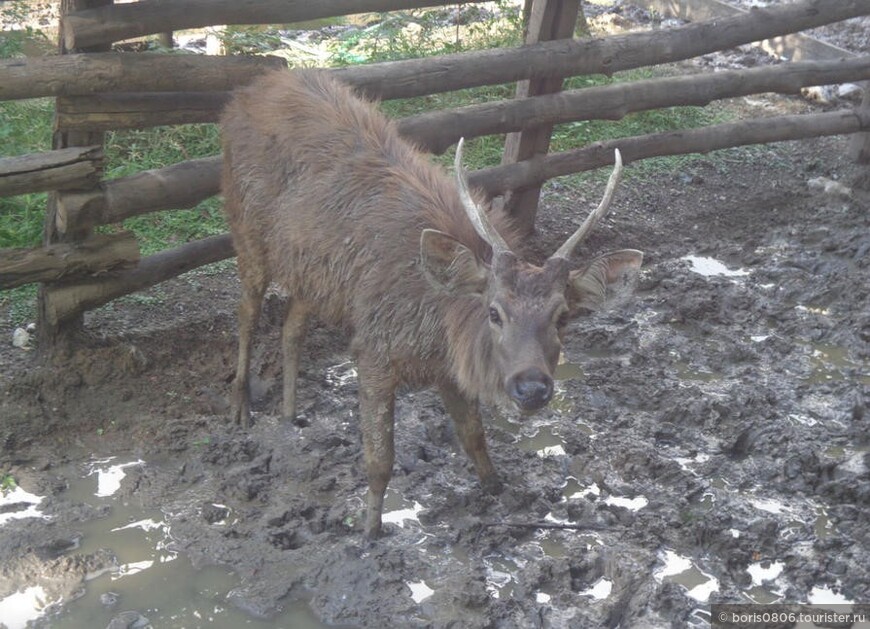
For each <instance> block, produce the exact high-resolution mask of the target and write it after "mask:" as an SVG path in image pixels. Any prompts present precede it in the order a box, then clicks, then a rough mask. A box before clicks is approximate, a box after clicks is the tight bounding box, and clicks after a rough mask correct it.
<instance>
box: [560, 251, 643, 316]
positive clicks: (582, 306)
mask: <svg viewBox="0 0 870 629" xmlns="http://www.w3.org/2000/svg"><path fill="white" fill-rule="evenodd" d="M641 262H643V253H642V252H640V251H636V250H634V249H622V250H620V251H611V252H609V253H605V254H604V255H603V256H600V257H598V258H595V259H594V260H593V261H592V262H591V263H590V264H589V266H587V267H586V268H584V269H579V270H577V271H571V273H570V274H569V279H568V290H567V291H566V295H565V296H566V298H567V300H568V307H569V308H570V310H571V312H572V313H574V314H576V313H577V311H579V310H597V309H599V308H601V307H602V306H604V305H606V304H608V303H610V302H613V301H618V300H619V299H621V298H624V297H627V296H628V295H630V294H631V292H632V291H633V290H634V285H635V283H636V281H637V275H638V272H639V271H640V264H641Z"/></svg>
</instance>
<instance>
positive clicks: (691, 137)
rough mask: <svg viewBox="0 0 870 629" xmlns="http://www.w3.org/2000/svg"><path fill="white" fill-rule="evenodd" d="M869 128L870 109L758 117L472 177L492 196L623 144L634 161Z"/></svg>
mask: <svg viewBox="0 0 870 629" xmlns="http://www.w3.org/2000/svg"><path fill="white" fill-rule="evenodd" d="M868 130H870V115H868V114H864V113H861V112H857V111H832V112H827V113H822V114H800V115H791V116H772V117H769V118H756V119H753V120H745V121H741V122H729V123H723V124H718V125H711V126H708V127H701V128H699V129H684V130H680V131H668V132H665V133H653V134H650V135H642V136H633V137H627V138H618V139H615V140H607V141H605V142H595V143H594V144H590V145H589V146H585V147H583V148H580V149H575V150H572V151H564V152H561V153H551V154H549V155H546V156H536V157H534V158H532V159H531V160H527V161H524V162H519V163H517V164H510V165H507V166H494V167H491V168H484V169H482V170H478V171H475V172H474V173H471V174H470V175H469V182H470V183H471V184H472V185H475V186H477V187H479V188H480V189H482V190H485V191H486V193H487V194H488V195H489V196H491V197H492V196H497V195H500V194H503V193H504V192H506V191H507V190H516V189H522V188H524V187H526V186H534V185H540V184H541V183H543V182H545V181H547V180H549V179H552V178H554V177H561V176H564V175H570V174H573V173H578V172H583V171H587V170H594V169H595V168H602V167H604V166H608V165H611V164H613V150H614V149H617V148H618V149H619V151H620V153H622V159H623V161H624V162H625V163H629V162H633V161H637V160H640V159H648V158H650V157H662V156H666V155H684V154H688V153H709V152H710V151H716V150H720V149H726V148H733V147H735V146H746V145H749V144H766V143H770V142H785V141H789V140H803V139H806V138H814V137H820V136H828V135H845V134H852V133H858V132H860V131H868Z"/></svg>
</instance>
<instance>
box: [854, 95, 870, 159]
mask: <svg viewBox="0 0 870 629" xmlns="http://www.w3.org/2000/svg"><path fill="white" fill-rule="evenodd" d="M862 87H863V88H864V96H863V98H862V99H861V104H860V105H859V106H858V110H859V111H861V112H862V113H863V114H865V115H870V81H867V82H865V83H863V84H862ZM849 157H851V158H852V159H854V160H855V161H856V162H858V163H859V164H870V133H867V132H864V133H856V134H855V135H853V136H852V140H851V141H850V142H849Z"/></svg>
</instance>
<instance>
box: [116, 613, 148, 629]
mask: <svg viewBox="0 0 870 629" xmlns="http://www.w3.org/2000/svg"><path fill="white" fill-rule="evenodd" d="M150 624H151V621H150V620H148V619H147V618H145V616H143V615H142V614H140V613H139V612H133V611H127V612H121V613H120V614H118V615H117V616H115V617H114V618H112V621H111V622H110V623H109V624H108V625H106V629H144V628H145V627H147V626H149V625H150Z"/></svg>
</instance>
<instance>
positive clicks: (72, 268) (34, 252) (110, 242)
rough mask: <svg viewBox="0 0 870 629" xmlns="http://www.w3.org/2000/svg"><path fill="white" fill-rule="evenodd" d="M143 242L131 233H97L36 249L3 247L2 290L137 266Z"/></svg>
mask: <svg viewBox="0 0 870 629" xmlns="http://www.w3.org/2000/svg"><path fill="white" fill-rule="evenodd" d="M138 261H139V245H138V244H137V243H136V237H135V236H134V235H133V234H132V233H131V232H127V231H124V232H119V233H116V234H97V235H94V236H91V237H90V238H88V239H87V240H85V241H84V242H80V243H69V244H56V245H48V246H45V247H35V248H32V249H0V290H5V289H7V288H15V287H16V286H22V285H24V284H33V283H34V282H56V281H57V280H60V279H62V278H63V279H68V278H71V277H74V276H76V275H82V274H91V275H93V274H101V273H106V272H109V271H115V270H118V269H122V268H129V267H133V266H136V263H137V262H138Z"/></svg>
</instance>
